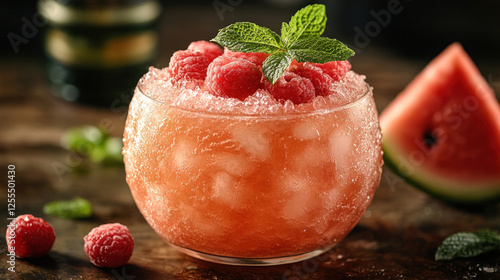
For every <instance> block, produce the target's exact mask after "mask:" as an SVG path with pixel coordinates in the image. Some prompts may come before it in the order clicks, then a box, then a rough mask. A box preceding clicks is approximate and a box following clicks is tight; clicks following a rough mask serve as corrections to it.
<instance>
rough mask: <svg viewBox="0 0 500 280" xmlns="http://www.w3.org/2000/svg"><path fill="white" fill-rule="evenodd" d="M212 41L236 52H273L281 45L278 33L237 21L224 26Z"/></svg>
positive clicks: (253, 24)
mask: <svg viewBox="0 0 500 280" xmlns="http://www.w3.org/2000/svg"><path fill="white" fill-rule="evenodd" d="M212 41H214V42H216V43H218V44H220V45H221V46H224V47H227V48H228V49H229V50H231V51H236V52H265V53H273V52H275V51H278V50H280V49H281V48H282V47H283V43H282V42H281V38H280V37H279V36H278V34H276V33H275V32H274V31H272V30H271V29H269V28H266V27H262V26H258V25H257V24H255V23H251V22H237V23H233V24H231V25H229V26H227V27H224V28H222V29H221V30H219V33H218V34H217V36H215V38H213V39H212Z"/></svg>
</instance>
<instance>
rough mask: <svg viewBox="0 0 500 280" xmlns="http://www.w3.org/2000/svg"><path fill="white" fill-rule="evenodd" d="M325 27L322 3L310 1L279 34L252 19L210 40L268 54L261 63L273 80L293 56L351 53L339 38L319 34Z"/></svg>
mask: <svg viewBox="0 0 500 280" xmlns="http://www.w3.org/2000/svg"><path fill="white" fill-rule="evenodd" d="M325 27H326V8H325V6H324V5H321V4H313V5H309V6H306V7H305V8H302V9H301V10H299V11H298V12H297V13H295V15H293V16H292V18H291V19H290V21H289V22H288V23H286V22H283V24H282V26H281V36H279V35H278V34H276V33H275V32H274V31H272V30H270V29H269V28H266V27H262V26H259V25H257V24H254V23H251V22H237V23H233V24H231V25H229V26H227V27H225V28H222V29H221V30H219V33H218V34H217V36H215V38H213V39H212V41H214V42H216V43H218V44H220V45H221V46H224V47H226V48H228V49H229V50H231V51H237V52H246V53H248V52H263V53H267V54H270V56H269V57H268V58H267V59H266V60H264V62H263V64H262V72H263V74H264V77H266V78H267V79H268V80H269V81H270V82H271V83H273V84H274V83H275V82H276V81H277V80H278V78H279V77H280V76H281V75H283V73H284V72H285V70H286V69H287V68H288V67H289V66H290V64H291V63H292V61H293V60H294V59H295V60H297V61H298V62H312V63H326V62H329V61H336V60H346V59H348V58H349V57H351V56H353V55H354V51H353V50H351V49H349V48H348V47H347V46H346V45H344V44H343V43H342V42H340V41H338V40H336V39H330V38H327V37H320V36H321V35H322V34H323V32H324V31H325Z"/></svg>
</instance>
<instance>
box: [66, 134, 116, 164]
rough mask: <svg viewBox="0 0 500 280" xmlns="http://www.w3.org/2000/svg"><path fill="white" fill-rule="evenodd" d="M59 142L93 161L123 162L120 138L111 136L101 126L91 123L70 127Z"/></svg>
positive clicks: (104, 162) (105, 162)
mask: <svg viewBox="0 0 500 280" xmlns="http://www.w3.org/2000/svg"><path fill="white" fill-rule="evenodd" d="M61 144H62V146H63V147H64V148H66V149H68V150H70V151H73V152H75V153H77V154H79V155H82V156H85V157H89V158H90V160H91V161H92V162H95V163H103V164H121V163H123V156H122V153H121V150H122V147H123V144H122V142H121V139H120V138H117V137H111V136H110V134H109V132H108V131H106V130H105V129H103V128H98V127H95V126H92V125H86V126H79V127H73V128H70V129H68V130H67V131H66V132H65V133H64V134H63V136H62V138H61Z"/></svg>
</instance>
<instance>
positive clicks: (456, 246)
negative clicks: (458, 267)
mask: <svg viewBox="0 0 500 280" xmlns="http://www.w3.org/2000/svg"><path fill="white" fill-rule="evenodd" d="M493 250H500V234H498V233H496V232H494V231H492V230H489V229H484V230H480V231H478V232H475V233H472V232H459V233H455V234H452V235H450V236H449V237H447V238H446V239H445V240H444V241H443V244H441V246H439V248H438V249H437V251H436V255H435V259H436V260H437V261H440V260H451V259H454V258H469V257H474V256H477V255H480V254H483V253H486V252H489V251H493Z"/></svg>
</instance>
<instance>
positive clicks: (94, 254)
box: [83, 223, 134, 268]
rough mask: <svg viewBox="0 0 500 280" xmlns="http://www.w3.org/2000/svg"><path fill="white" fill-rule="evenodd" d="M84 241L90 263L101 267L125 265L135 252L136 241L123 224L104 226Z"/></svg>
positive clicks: (88, 235) (94, 230)
mask: <svg viewBox="0 0 500 280" xmlns="http://www.w3.org/2000/svg"><path fill="white" fill-rule="evenodd" d="M83 240H85V245H84V247H83V249H84V251H85V253H86V254H87V256H89V258H90V261H91V262H92V263H93V264H94V265H96V266H99V267H108V268H116V267H120V266H123V265H125V264H126V263H127V262H128V260H129V259H130V257H131V256H132V252H133V251H134V239H133V238H132V236H131V235H130V231H129V230H128V228H127V227H126V226H124V225H122V224H119V223H114V224H104V225H100V226H99V227H95V228H93V229H92V230H91V231H90V232H89V234H87V235H86V236H85V237H84V238H83Z"/></svg>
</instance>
